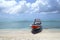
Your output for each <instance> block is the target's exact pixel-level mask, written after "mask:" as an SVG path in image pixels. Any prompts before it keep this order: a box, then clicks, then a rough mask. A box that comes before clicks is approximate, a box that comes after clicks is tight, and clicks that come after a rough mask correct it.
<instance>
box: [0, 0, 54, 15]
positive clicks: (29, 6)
mask: <svg viewBox="0 0 60 40" xmlns="http://www.w3.org/2000/svg"><path fill="white" fill-rule="evenodd" d="M48 1H50V0H36V1H35V2H34V3H28V2H26V0H21V1H19V3H18V2H16V1H15V0H9V1H7V0H0V9H1V11H2V12H3V13H9V14H17V13H40V11H41V12H45V11H46V12H48V11H49V12H50V10H52V9H53V7H52V5H51V4H50V3H49V2H48ZM53 12H54V9H53Z"/></svg>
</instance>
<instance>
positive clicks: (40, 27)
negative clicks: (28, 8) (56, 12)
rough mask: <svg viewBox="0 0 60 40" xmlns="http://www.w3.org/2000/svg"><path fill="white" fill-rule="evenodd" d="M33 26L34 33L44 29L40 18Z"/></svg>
mask: <svg viewBox="0 0 60 40" xmlns="http://www.w3.org/2000/svg"><path fill="white" fill-rule="evenodd" d="M31 28H32V33H33V34H36V33H39V32H41V31H42V26H41V21H40V19H35V20H34V23H33V24H32V26H31Z"/></svg>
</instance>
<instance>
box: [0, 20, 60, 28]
mask: <svg viewBox="0 0 60 40" xmlns="http://www.w3.org/2000/svg"><path fill="white" fill-rule="evenodd" d="M41 23H42V24H41V26H42V28H43V29H60V21H41ZM32 24H33V21H11V22H0V29H31V25H32Z"/></svg>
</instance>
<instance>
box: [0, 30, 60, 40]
mask: <svg viewBox="0 0 60 40" xmlns="http://www.w3.org/2000/svg"><path fill="white" fill-rule="evenodd" d="M0 40H60V29H43V30H42V32H40V33H37V34H32V33H31V30H10V29H0Z"/></svg>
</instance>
